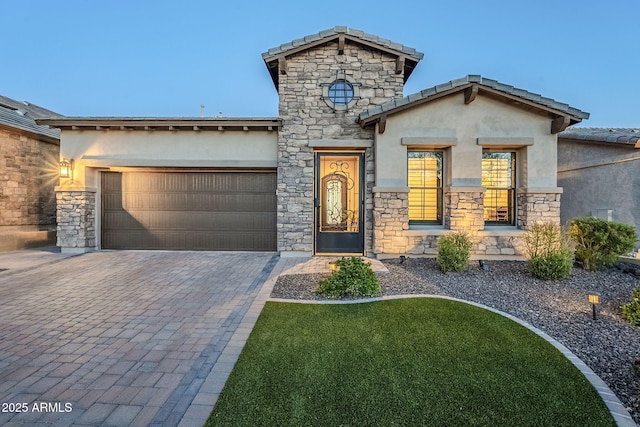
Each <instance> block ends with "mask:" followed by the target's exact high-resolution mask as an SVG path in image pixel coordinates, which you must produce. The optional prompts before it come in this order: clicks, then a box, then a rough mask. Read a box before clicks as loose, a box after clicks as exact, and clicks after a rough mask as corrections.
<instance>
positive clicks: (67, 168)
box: [59, 159, 73, 178]
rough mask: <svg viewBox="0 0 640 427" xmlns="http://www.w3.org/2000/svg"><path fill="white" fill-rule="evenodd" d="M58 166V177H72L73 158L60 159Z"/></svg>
mask: <svg viewBox="0 0 640 427" xmlns="http://www.w3.org/2000/svg"><path fill="white" fill-rule="evenodd" d="M59 166H60V178H73V159H62V160H61V161H60V163H59Z"/></svg>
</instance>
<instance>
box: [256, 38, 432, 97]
mask: <svg viewBox="0 0 640 427" xmlns="http://www.w3.org/2000/svg"><path fill="white" fill-rule="evenodd" d="M334 41H338V43H339V45H342V44H343V43H345V42H347V41H348V42H352V43H358V44H361V45H364V46H367V47H370V48H374V49H376V50H379V51H382V52H385V53H388V54H390V55H392V56H395V57H397V58H398V59H399V60H400V61H399V62H400V64H399V66H401V67H402V68H401V70H402V71H404V81H405V82H406V81H407V79H408V78H409V76H410V75H411V73H412V72H413V69H414V68H415V67H416V65H418V62H419V61H420V60H421V59H422V58H423V56H424V54H423V53H421V52H418V51H417V50H415V49H414V48H411V47H408V46H405V45H403V44H400V43H396V42H392V41H391V40H388V39H384V38H381V37H378V36H376V35H373V34H368V33H365V32H364V31H360V30H356V29H354V28H349V27H344V26H338V27H333V28H331V29H329V30H324V31H320V32H319V33H316V34H311V35H308V36H305V37H303V38H300V39H296V40H293V41H291V42H289V43H284V44H281V45H280V46H277V47H273V48H271V49H269V50H268V51H266V52H264V53H263V54H262V59H263V60H264V62H265V64H266V65H267V69H268V70H269V74H271V79H272V80H273V84H274V85H275V86H276V88H277V87H278V73H283V72H285V71H284V70H283V69H282V68H283V67H282V65H283V61H284V60H285V59H286V57H287V56H291V55H293V54H296V53H299V52H303V51H305V50H308V49H312V48H314V47H316V46H319V45H322V44H326V43H330V42H334Z"/></svg>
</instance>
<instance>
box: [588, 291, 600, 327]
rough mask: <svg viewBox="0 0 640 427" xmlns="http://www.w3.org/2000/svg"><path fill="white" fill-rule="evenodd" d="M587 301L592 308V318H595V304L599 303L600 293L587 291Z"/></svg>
mask: <svg viewBox="0 0 640 427" xmlns="http://www.w3.org/2000/svg"><path fill="white" fill-rule="evenodd" d="M589 303H590V304H591V308H592V310H593V320H596V304H600V294H599V293H597V292H589Z"/></svg>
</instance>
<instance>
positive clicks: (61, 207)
mask: <svg viewBox="0 0 640 427" xmlns="http://www.w3.org/2000/svg"><path fill="white" fill-rule="evenodd" d="M56 201H57V220H58V246H59V247H60V248H61V251H62V252H64V253H84V252H89V251H92V250H94V249H95V246H96V190H95V189H89V188H83V189H64V188H60V187H57V188H56Z"/></svg>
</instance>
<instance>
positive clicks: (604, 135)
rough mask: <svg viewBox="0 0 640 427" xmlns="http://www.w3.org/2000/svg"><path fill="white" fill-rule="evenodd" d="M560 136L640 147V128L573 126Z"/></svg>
mask: <svg viewBox="0 0 640 427" xmlns="http://www.w3.org/2000/svg"><path fill="white" fill-rule="evenodd" d="M558 137H559V138H563V139H571V140H574V141H592V142H606V143H609V144H622V145H632V146H635V148H640V128H638V129H632V128H571V129H567V130H565V131H564V132H561V133H560V134H558Z"/></svg>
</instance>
